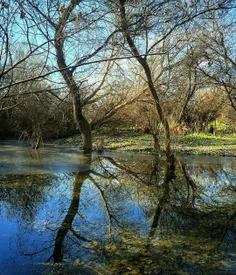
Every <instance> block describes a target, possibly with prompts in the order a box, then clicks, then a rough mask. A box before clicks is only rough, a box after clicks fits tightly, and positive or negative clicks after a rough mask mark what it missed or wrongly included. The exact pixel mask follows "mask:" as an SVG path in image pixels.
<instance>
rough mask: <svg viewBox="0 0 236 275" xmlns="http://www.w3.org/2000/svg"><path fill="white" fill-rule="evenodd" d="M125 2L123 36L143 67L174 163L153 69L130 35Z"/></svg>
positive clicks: (121, 6) (122, 6) (121, 2)
mask: <svg viewBox="0 0 236 275" xmlns="http://www.w3.org/2000/svg"><path fill="white" fill-rule="evenodd" d="M125 2H126V0H120V15H121V26H122V30H123V34H124V36H125V38H126V40H127V42H128V45H129V47H130V49H131V51H132V54H133V55H134V56H135V58H136V59H137V61H138V62H139V63H140V65H141V66H142V68H143V70H144V72H145V75H146V78H147V83H148V87H149V89H150V92H151V94H152V96H153V99H154V101H155V106H156V110H157V113H158V115H159V117H160V120H161V123H162V125H163V127H164V134H165V144H164V151H165V155H166V157H167V159H168V160H171V161H172V159H173V156H174V154H173V151H172V148H171V137H170V128H169V123H168V120H167V119H166V117H165V114H164V110H163V109H162V107H161V105H160V99H159V96H158V93H157V90H156V88H155V85H154V82H153V79H152V74H151V69H150V67H149V65H148V62H147V60H146V58H143V57H142V56H141V55H140V53H139V51H138V49H137V47H136V45H135V43H134V41H133V39H132V37H131V35H130V32H129V29H128V23H127V20H126V12H125Z"/></svg>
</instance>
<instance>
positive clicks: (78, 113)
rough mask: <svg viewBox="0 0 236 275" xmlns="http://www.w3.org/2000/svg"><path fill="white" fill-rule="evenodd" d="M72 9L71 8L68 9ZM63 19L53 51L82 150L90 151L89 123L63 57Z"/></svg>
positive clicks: (90, 135) (70, 72)
mask: <svg viewBox="0 0 236 275" xmlns="http://www.w3.org/2000/svg"><path fill="white" fill-rule="evenodd" d="M70 8H71V9H72V7H70ZM64 16H68V13H65V15H64ZM65 22H66V21H65V19H64V20H60V24H59V25H58V27H57V29H56V32H55V43H54V45H55V49H56V58H57V64H58V67H59V69H60V72H61V74H62V76H63V78H64V80H65V82H66V84H67V86H68V88H69V90H70V94H71V95H72V99H73V112H74V119H75V122H76V125H77V127H78V129H79V131H80V133H81V136H82V143H83V150H85V151H92V133H91V128H90V125H89V122H88V121H87V119H86V118H85V117H84V115H83V112H82V104H81V100H80V91H79V87H78V86H77V84H76V81H75V79H74V77H73V73H72V71H71V70H70V69H69V68H68V66H67V64H66V61H65V56H64V50H63V49H64V35H63V28H64V27H65Z"/></svg>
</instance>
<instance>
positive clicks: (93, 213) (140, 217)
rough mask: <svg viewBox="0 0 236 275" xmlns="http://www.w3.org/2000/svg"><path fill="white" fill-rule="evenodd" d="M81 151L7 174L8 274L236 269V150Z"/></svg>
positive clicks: (1, 205) (1, 212) (1, 184)
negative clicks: (217, 154) (220, 153)
mask: <svg viewBox="0 0 236 275" xmlns="http://www.w3.org/2000/svg"><path fill="white" fill-rule="evenodd" d="M6 155H7V153H6V154H5V160H4V158H3V159H2V162H3V161H4V162H5V164H6ZM58 156H59V152H58ZM64 157H65V156H64ZM68 158H69V157H68ZM76 159H77V161H78V163H77V165H78V166H79V165H80V163H81V167H83V169H78V170H74V171H70V170H69V171H68V170H67V168H68V166H66V167H67V168H66V171H65V173H63V172H62V171H61V170H60V173H37V171H38V170H37V169H36V173H35V174H33V170H31V171H30V173H29V174H28V175H24V174H22V175H20V174H21V173H19V174H15V173H12V174H9V173H5V175H3V174H2V175H0V222H1V229H0V231H1V232H0V234H1V238H0V263H1V272H2V273H1V274H32V272H34V273H35V274H58V273H60V272H67V273H68V274H80V273H81V274H99V273H100V274H158V273H159V272H162V274H201V273H202V272H206V273H207V274H216V272H218V273H217V274H235V273H236V240H235V236H236V223H235V221H236V210H235V209H236V207H235V206H236V198H235V194H236V165H235V164H236V163H235V160H233V159H228V161H227V159H224V161H223V162H222V160H221V159H219V161H218V162H217V160H216V159H212V162H211V161H210V160H211V159H210V158H208V159H207V161H206V158H205V159H203V160H202V161H199V159H197V160H196V161H194V158H191V160H190V159H184V160H178V161H177V162H176V164H175V167H169V166H168V165H167V164H166V163H165V162H164V161H161V160H158V159H155V158H152V157H147V159H145V158H144V157H142V158H129V157H126V158H115V157H114V155H113V156H112V157H99V156H95V157H93V158H91V159H90V158H89V157H86V158H83V156H81V155H80V156H79V157H78V156H77V158H76ZM63 161H66V158H64V160H63ZM55 163H56V162H55ZM71 163H72V160H71ZM73 165H74V164H73ZM45 167H46V166H45V165H44V169H45ZM71 167H72V166H71ZM74 168H75V167H74ZM40 169H41V168H40ZM72 170H73V169H72ZM24 171H25V170H24ZM8 172H9V170H8ZM55 263H56V264H55ZM61 263H63V264H61ZM67 273H66V274H67Z"/></svg>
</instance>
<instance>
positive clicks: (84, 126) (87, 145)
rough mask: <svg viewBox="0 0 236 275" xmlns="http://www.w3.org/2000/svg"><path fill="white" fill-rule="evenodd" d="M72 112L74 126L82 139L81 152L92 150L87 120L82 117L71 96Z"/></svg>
mask: <svg viewBox="0 0 236 275" xmlns="http://www.w3.org/2000/svg"><path fill="white" fill-rule="evenodd" d="M73 112H74V119H75V122H76V126H77V128H78V129H79V131H80V133H81V137H82V143H83V150H84V151H91V150H92V133H91V128H90V124H89V122H88V120H87V119H86V118H85V117H84V115H83V113H82V110H81V107H80V105H79V103H78V99H77V96H76V95H73Z"/></svg>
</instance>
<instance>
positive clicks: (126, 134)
mask: <svg viewBox="0 0 236 275" xmlns="http://www.w3.org/2000/svg"><path fill="white" fill-rule="evenodd" d="M93 140H94V141H93V148H94V149H95V150H112V151H117V152H130V153H132V152H140V153H142V152H145V153H150V154H153V153H155V152H154V150H153V145H152V136H151V135H149V134H140V133H136V132H133V131H123V132H121V133H115V134H112V135H111V134H104V133H102V134H99V135H98V134H96V133H95V134H94V138H93ZM161 143H163V138H161ZM53 144H56V145H67V146H79V147H80V146H81V139H80V136H79V135H74V136H71V137H68V138H63V139H58V140H54V141H53ZM172 144H173V148H174V149H175V152H176V153H177V154H180V155H211V156H234V157H236V135H235V134H234V135H230V136H214V135H205V134H191V135H186V136H174V137H172Z"/></svg>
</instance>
